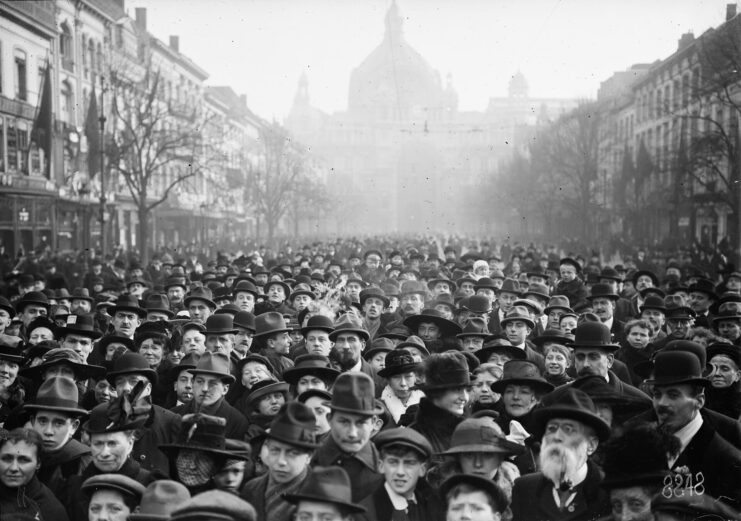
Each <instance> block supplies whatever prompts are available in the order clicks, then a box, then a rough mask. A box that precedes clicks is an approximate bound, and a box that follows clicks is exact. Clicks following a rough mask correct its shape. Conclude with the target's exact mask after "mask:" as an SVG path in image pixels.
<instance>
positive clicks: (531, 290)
mask: <svg viewBox="0 0 741 521" xmlns="http://www.w3.org/2000/svg"><path fill="white" fill-rule="evenodd" d="M523 295H524V296H525V297H526V298H527V296H528V295H535V296H536V297H540V298H542V299H545V300H548V299H549V298H551V291H550V290H549V289H548V286H546V285H545V284H540V283H539V282H536V283H531V284H529V285H528V287H527V289H526V290H525V291H524V292H523Z"/></svg>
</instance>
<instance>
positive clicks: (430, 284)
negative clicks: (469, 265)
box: [427, 277, 458, 293]
mask: <svg viewBox="0 0 741 521" xmlns="http://www.w3.org/2000/svg"><path fill="white" fill-rule="evenodd" d="M438 282H442V283H445V284H447V285H448V288H450V291H449V293H453V292H454V291H455V290H456V289H457V288H458V285H457V284H456V283H455V282H454V281H452V280H450V279H446V278H443V277H437V278H434V279H432V280H430V281H429V282H427V288H428V289H429V290H430V291H432V289H433V288H434V287H435V285H436V284H437V283H438Z"/></svg>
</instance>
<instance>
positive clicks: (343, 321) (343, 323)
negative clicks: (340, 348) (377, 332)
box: [329, 314, 370, 342]
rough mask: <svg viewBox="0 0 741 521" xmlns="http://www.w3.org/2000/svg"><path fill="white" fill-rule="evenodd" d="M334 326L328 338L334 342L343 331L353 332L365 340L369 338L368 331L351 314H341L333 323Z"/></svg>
mask: <svg viewBox="0 0 741 521" xmlns="http://www.w3.org/2000/svg"><path fill="white" fill-rule="evenodd" d="M334 327H335V329H334V331H332V332H331V333H330V334H329V339H330V340H331V341H333V342H335V341H336V340H337V337H338V336H339V335H341V334H343V333H355V334H356V335H358V336H359V337H360V338H361V339H362V340H365V341H366V342H367V341H368V340H369V339H370V333H368V331H367V330H366V329H365V328H364V327H363V325H362V324H361V323H360V322H359V321H357V320H355V319H353V317H352V316H351V315H348V314H345V315H342V316H341V317H340V319H339V320H338V321H337V322H336V323H335V325H334Z"/></svg>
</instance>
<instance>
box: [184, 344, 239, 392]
mask: <svg viewBox="0 0 741 521" xmlns="http://www.w3.org/2000/svg"><path fill="white" fill-rule="evenodd" d="M190 372H191V374H192V375H193V376H195V375H197V374H207V375H210V376H218V377H219V378H220V379H221V380H222V381H223V382H225V383H228V384H230V383H233V382H234V380H235V378H234V375H232V374H231V371H230V362H229V357H228V356H227V355H225V354H224V353H211V352H208V351H206V352H205V353H203V354H202V355H201V358H200V359H199V360H198V363H197V364H196V366H195V367H194V368H193V369H191V371H190Z"/></svg>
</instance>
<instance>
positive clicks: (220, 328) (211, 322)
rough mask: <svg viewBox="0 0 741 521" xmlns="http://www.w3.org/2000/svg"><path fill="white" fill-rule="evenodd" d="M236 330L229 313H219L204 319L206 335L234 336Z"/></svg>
mask: <svg viewBox="0 0 741 521" xmlns="http://www.w3.org/2000/svg"><path fill="white" fill-rule="evenodd" d="M236 332H237V329H236V328H235V327H234V319H233V318H232V316H231V315H230V314H229V313H220V314H214V315H210V316H209V317H208V318H207V319H206V331H205V334H207V335H227V334H232V335H233V334H235V333H236Z"/></svg>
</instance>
